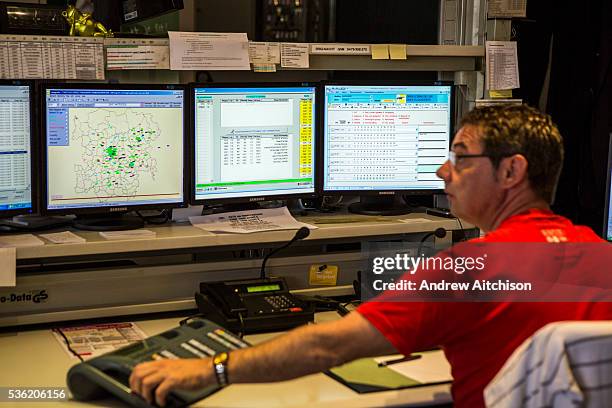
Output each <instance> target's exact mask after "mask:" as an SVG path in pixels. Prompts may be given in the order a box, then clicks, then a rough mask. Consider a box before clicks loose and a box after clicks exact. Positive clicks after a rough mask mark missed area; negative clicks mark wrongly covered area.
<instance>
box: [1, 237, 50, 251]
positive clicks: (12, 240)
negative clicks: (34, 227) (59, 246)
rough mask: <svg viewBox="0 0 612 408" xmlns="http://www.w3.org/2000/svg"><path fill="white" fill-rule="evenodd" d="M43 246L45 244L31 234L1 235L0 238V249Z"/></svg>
mask: <svg viewBox="0 0 612 408" xmlns="http://www.w3.org/2000/svg"><path fill="white" fill-rule="evenodd" d="M41 245H45V242H44V241H43V240H42V239H40V238H38V237H37V236H35V235H32V234H19V235H2V236H0V248H2V247H4V248H5V247H16V248H24V247H35V246H41Z"/></svg>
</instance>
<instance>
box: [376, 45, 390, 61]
mask: <svg viewBox="0 0 612 408" xmlns="http://www.w3.org/2000/svg"><path fill="white" fill-rule="evenodd" d="M372 59H389V44H372Z"/></svg>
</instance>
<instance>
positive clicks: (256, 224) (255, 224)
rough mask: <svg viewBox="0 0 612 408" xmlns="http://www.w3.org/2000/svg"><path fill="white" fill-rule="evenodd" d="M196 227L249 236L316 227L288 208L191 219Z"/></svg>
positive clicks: (236, 212) (237, 212)
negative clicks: (263, 232)
mask: <svg viewBox="0 0 612 408" xmlns="http://www.w3.org/2000/svg"><path fill="white" fill-rule="evenodd" d="M189 221H191V224H192V225H193V226H194V227H197V228H201V229H203V230H205V231H210V232H233V233H238V234H248V233H251V232H259V231H279V230H288V229H289V230H290V229H299V228H301V227H308V228H310V229H316V228H318V227H315V226H314V225H309V224H305V223H303V222H299V221H297V220H296V219H295V218H293V216H292V215H291V213H290V212H289V210H288V209H287V207H282V208H266V209H260V210H250V211H234V212H228V213H221V214H212V215H202V216H198V217H189Z"/></svg>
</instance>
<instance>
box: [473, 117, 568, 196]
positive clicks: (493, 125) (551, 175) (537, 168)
mask: <svg viewBox="0 0 612 408" xmlns="http://www.w3.org/2000/svg"><path fill="white" fill-rule="evenodd" d="M465 125H472V126H476V127H478V128H479V129H480V131H481V132H480V135H481V136H480V137H481V139H480V140H481V141H482V144H483V146H484V152H483V153H484V154H487V155H490V156H491V161H492V162H493V165H494V166H495V168H497V167H498V166H499V163H500V162H501V160H502V159H503V158H504V157H508V156H512V155H514V154H522V155H523V156H525V158H526V159H527V163H528V168H527V175H528V178H529V183H530V185H531V187H532V189H533V190H534V192H535V193H536V194H538V196H540V197H541V198H543V199H544V200H546V201H547V202H548V203H552V201H553V199H554V196H555V190H556V187H557V182H558V181H559V175H560V174H561V167H562V166H563V138H562V137H561V133H559V129H558V128H557V126H556V125H555V124H554V123H553V121H552V119H551V117H550V116H549V115H547V114H545V113H542V112H540V111H539V110H537V109H535V108H532V107H530V106H527V105H499V106H485V107H481V108H476V109H474V110H472V111H470V112H468V113H467V114H466V115H465V116H464V117H463V119H461V126H465Z"/></svg>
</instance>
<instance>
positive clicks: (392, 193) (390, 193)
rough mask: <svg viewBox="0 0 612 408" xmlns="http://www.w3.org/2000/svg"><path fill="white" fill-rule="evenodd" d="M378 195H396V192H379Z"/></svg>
mask: <svg viewBox="0 0 612 408" xmlns="http://www.w3.org/2000/svg"><path fill="white" fill-rule="evenodd" d="M378 195H395V191H379V192H378Z"/></svg>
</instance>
